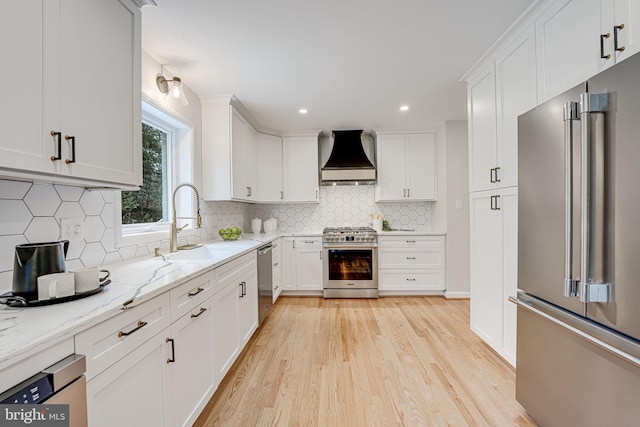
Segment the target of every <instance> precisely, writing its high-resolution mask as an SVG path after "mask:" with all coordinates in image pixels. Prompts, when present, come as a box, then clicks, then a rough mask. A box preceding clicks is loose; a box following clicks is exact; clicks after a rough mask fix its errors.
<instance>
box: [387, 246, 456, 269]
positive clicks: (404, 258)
mask: <svg viewBox="0 0 640 427" xmlns="http://www.w3.org/2000/svg"><path fill="white" fill-rule="evenodd" d="M378 262H379V267H380V268H444V249H438V248H435V249H415V250H407V249H402V248H384V249H380V250H379V252H378Z"/></svg>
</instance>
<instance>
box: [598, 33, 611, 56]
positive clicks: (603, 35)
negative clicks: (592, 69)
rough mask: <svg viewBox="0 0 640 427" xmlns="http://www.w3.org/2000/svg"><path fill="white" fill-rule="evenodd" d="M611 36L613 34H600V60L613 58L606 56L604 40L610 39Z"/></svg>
mask: <svg viewBox="0 0 640 427" xmlns="http://www.w3.org/2000/svg"><path fill="white" fill-rule="evenodd" d="M610 36H611V33H607V34H600V58H602V59H609V58H611V54H610V53H608V54H606V55H605V54H604V39H608V38H609V37H610Z"/></svg>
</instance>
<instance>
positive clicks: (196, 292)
mask: <svg viewBox="0 0 640 427" xmlns="http://www.w3.org/2000/svg"><path fill="white" fill-rule="evenodd" d="M202 291H204V289H202V288H198V290H197V291H195V292H189V293H188V294H187V296H188V297H195V296H196V295H198V294H199V293H200V292H202Z"/></svg>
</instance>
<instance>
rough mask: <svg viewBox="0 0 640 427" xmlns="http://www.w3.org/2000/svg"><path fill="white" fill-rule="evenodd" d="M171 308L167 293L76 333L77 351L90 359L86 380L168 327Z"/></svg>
mask: <svg viewBox="0 0 640 427" xmlns="http://www.w3.org/2000/svg"><path fill="white" fill-rule="evenodd" d="M169 307H170V303H169V293H168V292H167V293H164V294H162V295H160V296H158V297H156V298H153V299H152V300H149V301H147V302H145V303H142V304H140V305H139V306H137V307H133V308H131V309H129V310H125V311H123V312H122V313H121V314H118V315H117V316H115V317H113V318H111V319H109V320H106V321H104V322H102V323H99V324H97V325H96V326H94V327H92V328H90V329H87V330H86V331H83V332H81V333H79V334H77V335H76V336H75V346H76V353H79V354H84V355H85V356H86V358H87V374H86V375H87V380H90V379H91V378H93V377H95V376H96V375H97V374H99V373H100V372H102V371H103V370H105V369H106V368H108V367H109V366H111V365H113V364H114V363H115V362H117V361H118V360H120V359H121V358H123V357H124V356H126V355H127V354H129V353H130V352H132V351H133V350H134V349H136V348H137V347H139V346H140V345H142V344H143V343H144V342H145V341H147V340H149V339H150V338H152V337H153V336H154V335H156V334H157V333H158V332H160V331H162V330H163V329H165V328H166V327H168V326H169V325H170V324H171V315H170V313H169V311H170V308H169Z"/></svg>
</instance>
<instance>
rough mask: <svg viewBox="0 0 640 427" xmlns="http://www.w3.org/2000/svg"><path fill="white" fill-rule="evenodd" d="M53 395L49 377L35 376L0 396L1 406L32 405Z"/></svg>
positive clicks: (43, 375)
mask: <svg viewBox="0 0 640 427" xmlns="http://www.w3.org/2000/svg"><path fill="white" fill-rule="evenodd" d="M52 394H53V385H52V381H51V378H50V376H49V375H47V374H37V375H35V376H33V377H31V378H29V379H28V380H26V381H24V382H22V383H20V384H18V385H17V386H15V387H13V388H11V389H9V390H7V391H6V392H4V393H2V394H1V395H0V403H2V404H14V403H17V404H24V405H34V404H36V403H40V402H42V401H44V400H46V399H47V398H48V397H50V396H51V395H52Z"/></svg>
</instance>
